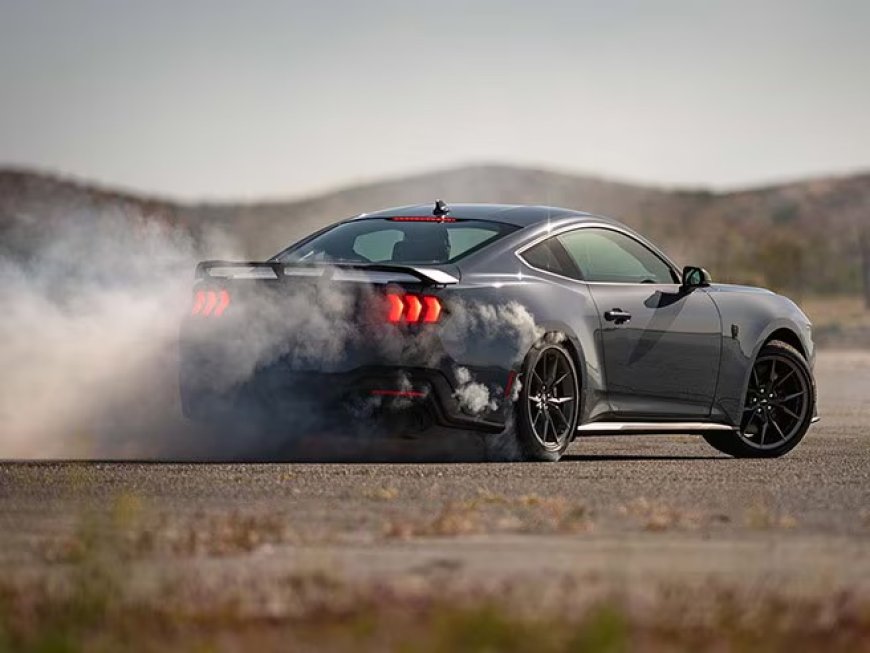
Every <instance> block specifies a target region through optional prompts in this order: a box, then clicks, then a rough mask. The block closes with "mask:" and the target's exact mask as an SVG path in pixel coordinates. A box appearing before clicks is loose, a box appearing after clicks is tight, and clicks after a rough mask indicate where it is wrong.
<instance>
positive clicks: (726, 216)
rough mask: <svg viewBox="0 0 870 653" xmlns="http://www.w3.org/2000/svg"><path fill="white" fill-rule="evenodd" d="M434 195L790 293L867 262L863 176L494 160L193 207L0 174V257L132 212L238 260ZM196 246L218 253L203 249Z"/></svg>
mask: <svg viewBox="0 0 870 653" xmlns="http://www.w3.org/2000/svg"><path fill="white" fill-rule="evenodd" d="M435 198H442V199H444V200H446V201H447V202H448V203H450V202H451V201H453V202H503V203H511V204H514V203H516V204H548V205H553V206H565V207H569V208H575V209H582V210H586V211H591V212H594V213H601V214H604V215H608V216H611V217H614V218H617V219H619V220H622V221H623V222H625V223H627V224H629V225H630V226H632V227H635V228H637V229H639V230H640V231H642V232H643V233H644V234H646V235H647V236H649V237H650V238H652V239H653V240H655V241H656V242H658V243H660V244H661V245H662V246H663V247H664V249H665V250H666V251H667V252H668V253H669V254H670V255H671V256H672V257H673V258H674V259H675V260H677V261H678V262H680V263H690V262H691V263H697V264H701V265H704V266H705V267H707V268H708V269H710V271H711V273H712V274H713V276H714V278H715V279H718V280H727V281H734V282H747V283H753V284H761V285H767V286H771V287H774V288H777V289H781V290H787V291H790V292H793V293H798V294H801V293H807V294H817V293H841V294H842V293H857V292H861V290H862V287H863V285H862V283H863V282H862V279H863V277H862V274H863V273H862V254H861V251H862V248H861V243H862V242H863V243H864V245H865V248H864V249H865V251H866V252H867V255H866V256H865V258H864V261H865V264H866V265H868V266H870V174H863V175H855V176H847V177H831V178H818V179H810V180H806V181H800V182H794V183H789V184H784V185H778V186H770V187H765V188H757V189H750V190H745V191H738V192H728V193H714V192H709V191H705V190H680V189H673V190H671V189H663V188H654V187H646V186H639V185H632V184H626V183H619V182H614V181H608V180H604V179H597V178H593V177H584V176H576V175H570V174H565V173H559V172H552V171H547V170H537V169H530V168H519V167H510V166H498V165H480V166H467V167H460V168H455V169H450V170H444V171H436V172H431V173H427V174H421V175H415V176H411V177H405V178H400V179H391V180H386V181H382V182H377V183H372V184H365V185H359V186H354V187H349V188H344V189H340V190H337V191H335V192H331V193H326V194H324V195H319V196H316V197H309V198H304V199H297V200H288V201H269V202H262V203H248V204H200V205H193V204H185V203H178V202H173V201H170V200H167V199H160V198H152V197H144V196H138V195H135V194H131V193H125V192H120V191H115V190H111V189H105V188H100V187H97V186H92V185H88V184H84V183H81V182H76V181H70V180H66V179H61V178H58V177H54V176H49V175H45V174H41V173H36V172H30V171H22V170H2V169H0V253H3V254H5V255H6V256H13V257H17V258H21V257H27V256H29V255H31V254H32V253H33V252H34V251H36V250H38V249H39V247H41V246H43V245H45V243H47V242H49V241H50V240H51V239H52V237H53V235H52V234H53V233H55V230H56V229H57V228H58V227H59V226H60V225H62V224H65V223H68V221H70V220H75V221H79V222H81V223H82V224H83V226H87V225H90V224H92V225H93V228H94V229H103V228H105V225H107V224H115V223H123V222H124V221H126V220H130V219H132V218H136V219H138V220H141V219H144V220H147V221H154V222H156V223H164V224H167V225H172V226H176V227H178V228H179V229H180V230H182V231H184V232H186V233H189V234H190V236H191V237H192V238H193V239H194V240H197V241H201V240H203V239H204V238H205V235H206V234H207V233H210V232H213V231H215V230H217V231H218V232H224V233H227V234H229V235H231V236H233V237H235V238H236V239H238V241H239V242H240V243H241V245H242V249H243V250H244V253H245V254H246V255H248V256H251V257H255V258H262V257H267V256H269V255H271V254H273V253H275V252H276V251H277V250H278V249H280V248H281V247H282V246H283V245H284V244H287V243H289V242H291V241H292V240H294V239H296V238H297V237H299V236H302V235H304V234H305V233H308V232H310V231H311V230H313V229H315V228H317V227H320V226H323V225H326V224H329V223H331V222H335V221H337V220H340V219H343V218H346V217H349V216H352V215H355V214H357V213H361V212H364V211H372V210H376V209H380V208H385V207H389V206H395V205H399V204H407V203H412V202H421V201H434V199H435ZM862 238H863V241H862ZM202 250H203V253H204V255H219V254H220V253H221V252H211V251H210V250H209V248H208V246H207V245H205V246H203V248H202ZM866 274H868V275H870V268H868V269H867V272H866Z"/></svg>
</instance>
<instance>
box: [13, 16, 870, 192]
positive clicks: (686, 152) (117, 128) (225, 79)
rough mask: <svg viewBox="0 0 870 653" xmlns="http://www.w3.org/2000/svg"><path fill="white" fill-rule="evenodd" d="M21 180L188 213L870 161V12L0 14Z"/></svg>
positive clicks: (766, 173)
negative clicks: (456, 169)
mask: <svg viewBox="0 0 870 653" xmlns="http://www.w3.org/2000/svg"><path fill="white" fill-rule="evenodd" d="M0 89H2V95H0V164H17V165H27V166H37V167H41V168H49V169H52V170H55V171H60V172H64V173H70V174H74V175H76V176H81V177H85V178H92V179H96V180H99V181H102V182H107V183H111V184H118V185H122V186H125V187H130V188H134V189H139V190H144V191H151V192H158V193H161V194H171V195H177V196H181V197H184V198H189V199H196V198H219V197H239V198H257V197H262V196H285V195H295V194H301V193H310V192H315V191H318V190H321V189H325V188H328V187H331V186H334V185H338V184H344V183H348V182H355V181H362V180H370V179H376V178H379V177H382V176H387V175H395V174H406V173H409V172H417V171H423V170H426V169H430V168H433V167H447V166H450V165H454V164H459V163H470V162H480V161H486V162H508V163H518V164H526V163H528V164H535V165H543V166H548V167H553V168H557V169H563V170H568V171H577V172H586V173H594V174H599V175H608V176H616V177H619V178H624V179H629V180H638V181H647V182H653V183H658V184H668V185H672V184H693V185H699V184H702V185H714V186H717V187H732V186H736V185H747V184H758V183H763V182H767V181H771V180H781V179H790V178H794V177H800V176H807V175H813V174H817V173H828V172H838V171H850V170H857V169H868V168H870V1H868V0H816V1H810V0H776V1H774V0H756V1H753V2H743V1H739V0H722V1H720V2H716V1H714V0H661V1H655V0H635V1H629V0H607V1H605V0H591V1H585V0H573V1H557V0H526V1H523V2H518V1H513V0H498V1H496V0H493V1H487V0H483V1H477V0H469V1H466V2H459V1H455V0H439V1H437V2H428V1H427V2H415V1H414V0H404V1H395V2H393V1H390V0H371V1H369V2H365V1H363V0H360V1H357V2H340V1H337V0H312V1H310V2H289V1H285V2H280V1H278V0H259V1H253V0H246V1H240V0H232V1H218V0H212V1H206V0H141V1H137V2H134V1H132V0H56V1H48V0H0Z"/></svg>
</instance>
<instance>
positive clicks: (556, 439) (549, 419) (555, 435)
mask: <svg viewBox="0 0 870 653" xmlns="http://www.w3.org/2000/svg"><path fill="white" fill-rule="evenodd" d="M547 422H549V424H550V426H551V427H552V429H553V442H559V430H558V429H557V428H556V424H555V422H553V418H552V417H551V416H550V412H549V411H547Z"/></svg>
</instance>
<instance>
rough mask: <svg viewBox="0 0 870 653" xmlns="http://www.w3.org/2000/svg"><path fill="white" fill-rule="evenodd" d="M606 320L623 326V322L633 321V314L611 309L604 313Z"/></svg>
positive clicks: (619, 309)
mask: <svg viewBox="0 0 870 653" xmlns="http://www.w3.org/2000/svg"><path fill="white" fill-rule="evenodd" d="M604 319H605V320H607V321H608V322H615V323H616V324H622V323H623V322H628V321H629V320H631V313H629V312H628V311H623V310H622V309H621V308H611V309H610V310H609V311H606V312H605V313H604Z"/></svg>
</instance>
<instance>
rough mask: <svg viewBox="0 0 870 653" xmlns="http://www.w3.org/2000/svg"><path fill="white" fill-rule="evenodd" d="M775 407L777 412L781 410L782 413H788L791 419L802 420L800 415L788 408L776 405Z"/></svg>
mask: <svg viewBox="0 0 870 653" xmlns="http://www.w3.org/2000/svg"><path fill="white" fill-rule="evenodd" d="M774 405H775V406H776V408H777V410H781V411H782V412H784V413H786V414H787V415H788V416H789V417H794V418H795V419H800V418H801V417H800V415H798V414H797V413H796V412H794V411H793V410H792V409H791V408H789V407H788V406H783V405H781V404H774Z"/></svg>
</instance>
